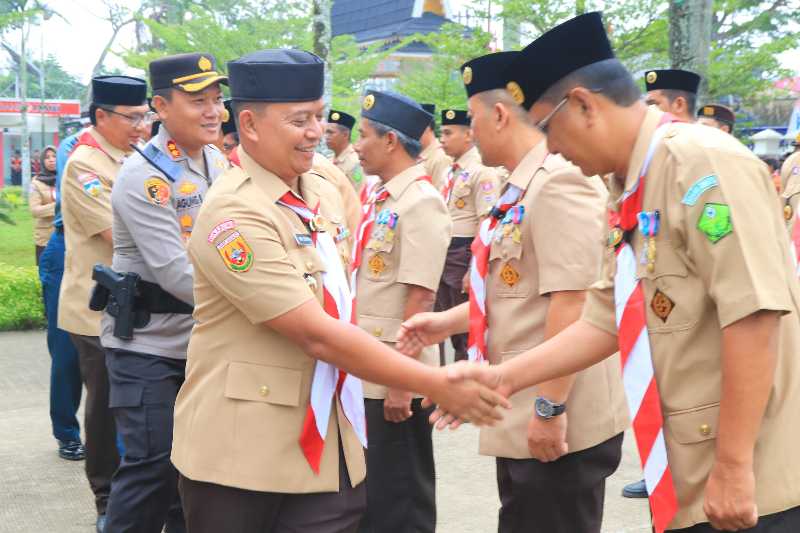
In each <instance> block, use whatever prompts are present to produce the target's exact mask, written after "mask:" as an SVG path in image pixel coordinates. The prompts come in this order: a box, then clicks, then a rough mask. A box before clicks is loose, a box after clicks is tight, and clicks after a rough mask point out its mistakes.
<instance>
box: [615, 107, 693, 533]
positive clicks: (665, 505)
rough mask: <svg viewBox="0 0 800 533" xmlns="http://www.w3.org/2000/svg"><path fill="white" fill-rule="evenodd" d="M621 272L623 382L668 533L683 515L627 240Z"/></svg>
mask: <svg viewBox="0 0 800 533" xmlns="http://www.w3.org/2000/svg"><path fill="white" fill-rule="evenodd" d="M673 121H674V119H673V118H672V117H671V115H669V114H665V115H664V117H663V118H662V119H661V122H660V124H659V127H658V129H656V131H655V133H654V134H653V138H652V140H651V141H650V146H649V147H648V149H647V154H646V156H645V160H644V163H643V164H642V169H641V171H640V172H639V179H638V180H637V181H636V183H635V184H634V186H633V187H632V188H631V189H630V190H629V191H625V192H624V194H623V196H622V205H621V206H620V211H619V217H618V218H617V219H616V222H617V223H618V227H617V228H616V229H617V231H624V232H626V233H627V232H632V231H633V230H634V229H635V228H636V227H637V224H638V221H637V216H638V214H639V213H641V212H642V201H643V198H644V183H645V177H646V176H647V171H648V169H649V167H650V162H651V161H652V158H653V154H654V153H655V151H656V148H657V147H658V145H659V144H660V142H661V139H662V138H663V136H664V134H665V133H666V132H667V130H668V129H669V124H670V123H672V122H673ZM616 252H617V261H616V262H617V272H616V274H615V275H614V303H615V307H616V322H617V339H618V341H619V351H620V355H621V357H622V380H623V383H624V386H625V395H626V396H627V399H628V409H629V410H630V414H631V419H632V420H633V432H634V435H635V436H636V444H637V446H638V448H639V458H640V460H641V462H642V468H643V469H644V481H645V485H646V486H647V494H648V496H649V499H650V510H651V512H652V515H653V527H654V528H655V532H656V533H663V531H664V530H665V529H666V528H667V526H668V525H669V523H670V521H672V518H673V517H674V516H675V513H676V512H677V511H678V498H677V495H676V493H675V485H674V483H673V480H672V472H671V470H670V467H669V462H668V460H667V448H666V444H665V442H664V427H663V426H664V417H663V414H662V412H661V397H660V395H659V393H658V384H657V383H656V378H655V371H654V368H653V358H652V352H651V348H650V337H649V334H648V330H647V317H646V309H645V301H644V291H643V290H642V284H641V281H640V280H639V278H637V276H636V264H637V261H636V256H635V254H634V251H633V247H632V246H631V245H630V244H629V243H628V242H627V241H626V240H624V239H623V240H622V241H621V242H620V244H619V245H618V247H617V251H616Z"/></svg>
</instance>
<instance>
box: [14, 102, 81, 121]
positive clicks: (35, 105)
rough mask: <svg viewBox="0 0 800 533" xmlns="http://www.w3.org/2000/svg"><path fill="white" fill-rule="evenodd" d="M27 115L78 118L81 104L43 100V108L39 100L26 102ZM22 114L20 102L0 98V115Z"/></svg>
mask: <svg viewBox="0 0 800 533" xmlns="http://www.w3.org/2000/svg"><path fill="white" fill-rule="evenodd" d="M27 105H28V113H31V114H33V115H41V114H44V115H45V116H49V117H62V116H76V117H77V116H80V114H81V103H80V102H79V101H78V100H45V101H44V106H43V105H42V101H41V100H28V102H27ZM21 112H22V102H21V101H20V100H17V99H10V98H5V99H2V98H0V113H9V114H10V113H14V114H19V113H21Z"/></svg>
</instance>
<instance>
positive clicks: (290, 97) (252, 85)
mask: <svg viewBox="0 0 800 533" xmlns="http://www.w3.org/2000/svg"><path fill="white" fill-rule="evenodd" d="M228 75H229V76H230V79H231V99H232V100H233V101H234V102H311V101H313V100H319V99H320V98H322V89H323V84H324V78H325V63H324V62H323V61H322V60H321V59H320V58H319V57H317V56H315V55H314V54H312V53H311V52H305V51H303V50H284V49H279V48H274V49H270V50H260V51H258V52H253V53H252V54H247V55H245V56H242V57H240V58H239V59H237V60H236V61H231V62H230V63H228Z"/></svg>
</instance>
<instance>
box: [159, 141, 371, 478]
mask: <svg viewBox="0 0 800 533" xmlns="http://www.w3.org/2000/svg"><path fill="white" fill-rule="evenodd" d="M239 154H240V156H241V163H242V167H241V168H238V167H235V168H232V169H230V170H228V171H227V172H226V173H225V174H224V175H223V176H222V177H221V178H220V179H219V181H218V182H216V183H215V184H214V186H213V187H212V188H211V190H210V191H209V193H208V196H207V197H206V199H205V201H204V202H203V206H202V207H201V209H200V213H199V215H198V217H197V220H196V222H195V228H194V232H193V233H192V236H191V238H190V239H189V255H190V256H191V259H192V261H193V263H194V265H195V278H194V292H195V315H194V316H195V318H196V320H197V322H196V325H195V326H194V330H193V331H192V336H191V339H190V341H189V354H188V358H187V364H186V382H185V383H184V384H183V386H182V387H181V390H180V392H179V393H178V398H177V400H176V403H175V430H174V436H173V444H172V462H173V463H174V464H175V466H176V467H177V468H178V470H179V471H180V472H181V473H182V474H183V475H185V476H186V477H188V478H190V479H193V480H196V481H205V482H209V483H217V484H220V485H226V486H229V487H238V488H242V489H247V490H254V491H264V492H281V493H310V492H332V491H337V490H339V451H338V448H339V444H338V442H339V438H340V437H341V445H342V448H343V450H344V456H345V460H346V463H347V469H348V472H349V474H350V480H351V482H352V484H353V485H356V484H358V483H360V482H361V481H363V480H364V476H365V473H366V467H365V464H364V451H363V448H362V447H361V444H360V442H359V441H358V437H357V436H356V434H355V432H354V431H353V429H352V427H351V426H350V423H349V422H348V421H347V419H346V418H345V417H344V415H343V411H342V409H341V406H340V403H339V402H335V404H334V411H333V412H332V416H331V418H330V424H329V426H328V432H327V435H326V439H325V448H324V451H323V453H322V460H321V463H320V473H319V475H317V474H315V473H314V472H313V471H312V470H311V467H310V466H309V465H308V462H307V461H306V459H305V456H304V455H303V453H302V451H301V449H300V445H299V444H298V440H299V438H300V434H301V430H302V427H303V420H304V419H305V415H306V408H307V407H308V404H309V398H310V393H311V380H312V376H313V373H314V367H315V364H316V361H315V360H314V359H313V358H311V357H309V356H308V355H306V354H305V353H303V352H302V351H301V350H300V348H299V347H298V346H297V345H296V344H294V343H293V342H292V341H290V340H289V339H287V338H286V337H283V336H281V335H280V334H278V333H277V332H275V331H274V330H272V329H270V328H267V327H265V326H264V325H263V323H264V322H265V321H268V320H271V319H273V318H276V317H278V316H280V315H282V314H284V313H286V312H288V311H291V310H292V309H294V308H295V307H297V306H299V305H300V304H303V303H305V302H308V301H309V300H314V299H316V301H317V302H319V303H320V305H321V304H322V273H323V271H324V266H323V264H322V259H321V258H320V256H319V254H318V253H317V251H316V249H315V248H314V247H313V246H304V245H301V242H305V239H310V235H309V232H308V230H307V228H306V227H305V226H304V225H303V223H302V222H301V220H300V218H299V217H298V216H297V214H295V213H294V212H293V211H291V210H290V209H288V208H286V207H281V206H279V205H278V204H277V203H276V202H277V200H278V199H279V198H280V197H281V196H282V195H283V194H284V193H286V192H288V191H289V187H288V186H287V185H286V184H285V182H283V181H282V180H280V179H279V178H278V177H277V176H275V175H274V174H272V173H270V172H268V171H266V170H264V169H263V168H261V167H260V166H259V165H258V164H257V163H256V162H255V161H253V159H252V158H251V157H249V156H248V155H247V153H246V152H245V151H244V149H242V147H240V148H239ZM300 191H301V194H302V196H303V198H304V199H305V200H306V202H307V203H308V204H309V205H312V206H313V205H315V204H316V203H317V201H319V202H320V213H321V214H322V215H323V217H324V218H325V219H327V220H331V219H333V218H334V217H336V216H341V214H342V204H341V200H340V198H339V195H338V194H336V193H335V190H334V188H333V187H332V186H331V185H330V184H329V183H327V182H326V181H325V180H323V179H320V178H319V177H318V176H316V175H314V174H304V175H303V176H301V177H300ZM331 229H334V228H333V227H331ZM300 237H305V239H301V238H300ZM339 246H346V244H345V243H344V241H341V242H340V243H339ZM235 248H236V249H238V250H239V252H238V253H239V255H238V257H237V259H238V261H236V262H234V261H232V260H229V259H225V257H226V254H227V257H231V258H232V257H234V256H233V255H231V252H233V251H234V249H235ZM304 276H307V277H308V278H313V279H314V280H315V281H316V287H315V288H311V287H310V285H309V283H307V282H306V281H305V280H304Z"/></svg>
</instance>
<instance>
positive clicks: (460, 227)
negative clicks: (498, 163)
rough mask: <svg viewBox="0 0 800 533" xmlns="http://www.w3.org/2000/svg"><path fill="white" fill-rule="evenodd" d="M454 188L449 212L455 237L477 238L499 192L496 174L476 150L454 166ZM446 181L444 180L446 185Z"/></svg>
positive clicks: (469, 151) (464, 156) (449, 202)
mask: <svg viewBox="0 0 800 533" xmlns="http://www.w3.org/2000/svg"><path fill="white" fill-rule="evenodd" d="M455 165H458V167H457V168H455V169H454V170H448V172H453V174H455V175H454V176H453V187H452V189H451V191H450V195H449V198H447V210H448V211H449V212H450V216H451V217H452V219H453V237H474V236H475V234H476V233H477V232H478V223H479V222H480V220H481V219H482V218H483V217H485V216H486V215H487V214H489V211H491V209H492V207H494V204H495V203H497V196H498V194H499V192H500V180H499V179H498V175H497V171H496V170H495V169H493V168H491V167H485V166H483V164H482V163H481V155H480V154H479V153H478V149H477V148H474V147H473V148H470V149H469V150H468V151H467V152H466V153H465V154H464V155H462V156H461V157H459V158H458V161H456V162H455ZM446 180H447V178H445V181H446Z"/></svg>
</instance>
